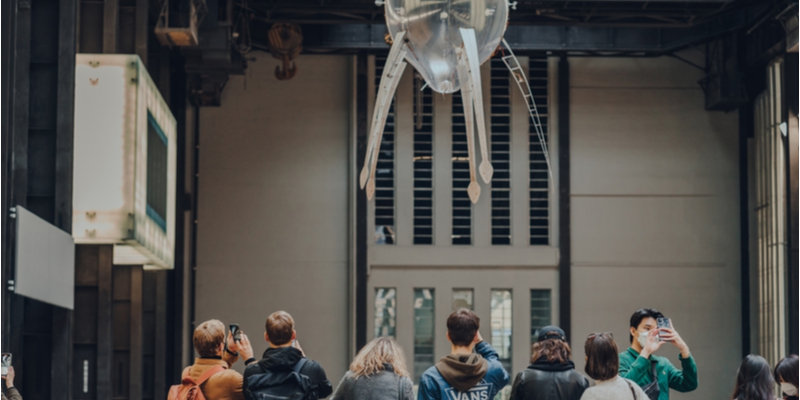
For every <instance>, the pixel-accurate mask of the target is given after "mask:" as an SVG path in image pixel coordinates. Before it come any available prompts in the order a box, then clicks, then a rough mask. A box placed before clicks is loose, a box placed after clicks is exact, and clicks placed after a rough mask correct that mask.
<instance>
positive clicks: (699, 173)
mask: <svg viewBox="0 0 800 400" xmlns="http://www.w3.org/2000/svg"><path fill="white" fill-rule="evenodd" d="M684 56H688V57H692V56H694V54H684ZM570 63H571V81H572V87H571V89H570V98H571V104H570V107H571V110H570V118H571V122H570V124H571V129H572V132H571V139H570V141H571V160H572V166H571V179H572V188H571V191H572V194H573V196H572V241H573V243H572V246H573V254H572V258H573V261H574V265H573V287H572V291H573V312H572V315H573V317H572V318H573V320H572V324H573V342H572V344H573V350H574V358H575V361H576V364H577V368H578V370H579V371H581V372H582V371H583V364H584V362H583V358H584V354H583V339H584V338H585V337H586V335H587V334H589V333H590V332H598V331H612V332H614V335H615V337H616V338H617V341H618V345H619V347H620V349H621V350H622V349H625V348H627V346H628V343H629V342H628V333H627V332H628V329H627V327H628V319H629V318H630V314H631V313H632V312H633V311H634V310H636V309H638V308H641V307H647V306H649V307H655V308H658V309H660V310H661V311H663V312H664V313H665V314H666V315H667V316H669V317H671V318H673V320H674V323H675V326H676V328H678V330H679V332H680V333H681V334H682V336H683V337H684V339H685V340H686V342H687V343H688V344H689V346H690V348H691V350H692V353H693V354H694V355H695V357H696V358H697V362H698V366H699V373H700V388H699V389H698V390H697V391H695V392H693V393H690V394H686V395H682V394H677V393H673V398H676V399H681V398H683V399H701V398H703V399H705V398H723V396H728V395H729V394H730V389H731V386H732V384H733V379H734V374H735V372H736V368H737V366H738V364H739V361H740V360H741V356H742V355H741V354H740V349H741V323H740V315H741V314H740V307H741V304H740V303H741V299H740V295H739V293H740V287H739V276H740V274H739V222H738V221H739V209H738V154H737V151H738V149H737V131H738V126H737V116H736V114H735V113H730V114H723V113H711V112H706V111H704V110H703V93H702V91H701V90H700V87H699V86H698V85H697V81H698V80H699V79H700V78H701V77H702V71H699V70H696V69H694V68H693V67H691V66H688V65H687V64H684V63H682V62H680V61H678V60H675V59H671V58H666V57H663V58H657V59H622V58H573V59H570ZM298 64H299V67H300V69H299V72H298V75H297V76H296V77H295V78H294V79H293V80H290V81H287V82H281V81H277V80H276V79H275V78H274V77H273V75H272V71H273V70H274V67H275V65H277V62H276V61H275V60H273V59H271V58H269V57H268V56H266V55H263V54H259V59H258V61H257V62H255V63H253V64H252V65H251V69H250V70H249V71H248V77H247V79H246V85H247V86H246V89H245V88H244V85H245V80H244V78H242V77H232V79H231V81H230V82H229V83H228V86H227V87H226V89H225V92H224V99H223V106H222V107H221V108H205V109H203V110H202V113H201V132H202V133H201V140H200V141H201V146H202V147H201V153H200V174H201V175H200V188H199V190H200V204H199V207H200V209H199V214H200V222H199V238H198V271H197V293H198V295H197V296H196V301H197V305H196V307H197V312H196V319H195V320H196V321H203V320H205V319H208V318H221V319H223V320H224V322H226V323H229V322H238V323H240V324H241V326H242V328H243V329H244V330H245V331H246V332H248V333H249V334H250V336H251V338H252V339H253V341H254V343H256V352H257V353H261V352H262V351H263V350H264V349H265V347H266V343H264V342H263V339H262V338H261V333H262V332H263V322H264V318H265V317H266V316H267V315H268V314H269V313H270V312H272V311H274V310H278V309H285V310H287V311H289V312H290V313H292V314H293V315H294V316H295V318H296V320H297V324H298V334H299V339H300V341H301V343H302V344H303V346H304V348H305V350H306V352H307V353H308V354H309V356H311V357H312V358H314V359H317V360H319V361H321V362H322V363H323V365H324V366H325V367H326V368H327V369H328V375H329V377H330V378H331V380H332V381H334V383H335V382H336V380H337V379H339V378H340V377H341V375H342V374H343V372H344V371H345V369H346V367H347V364H348V362H349V359H348V346H347V345H348V343H349V341H350V339H351V338H350V336H349V335H350V333H349V331H348V321H347V317H348V311H347V310H348V294H347V293H348V288H349V281H348V267H347V265H348V239H347V238H348V237H349V236H348V225H347V223H348V210H349V206H350V205H349V203H348V186H347V182H348V172H349V170H348V165H349V163H350V154H349V152H348V148H349V146H350V145H351V144H352V143H350V142H349V140H350V139H349V138H350V136H349V135H350V132H351V131H350V128H351V127H350V116H351V115H352V114H351V113H352V109H351V98H350V93H351V91H352V80H351V74H350V72H351V68H352V65H351V59H350V58H346V57H337V56H320V57H315V56H302V57H300V58H299V60H298ZM485 194H487V195H488V191H487V192H486V193H485ZM487 198H488V196H487ZM485 200H486V198H484V199H482V201H485ZM479 205H480V203H479ZM437 212H438V211H437ZM446 214H447V213H445V215H446ZM406 222H407V221H406ZM398 223H400V224H402V223H404V222H403V221H398ZM445 233H446V232H445ZM397 247H399V248H402V247H403V246H397ZM435 247H438V246H435ZM413 249H414V246H409V248H408V249H407V250H409V251H413ZM390 250H398V251H399V249H394V248H393V249H390ZM509 250H511V251H513V250H515V248H514V247H513V246H512V247H511V248H510V249H509ZM387 251H388V250H387ZM370 252H371V254H370V259H371V262H375V261H378V260H377V259H378V258H380V257H378V256H379V254H377V253H376V249H375V247H374V246H371V247H370ZM459 259H460V258H458V257H453V258H452V259H449V261H450V262H449V263H446V264H448V265H447V266H448V267H449V269H447V270H443V271H434V270H433V269H427V270H424V271H423V270H420V271H414V272H415V273H414V276H413V277H412V276H406V275H407V274H409V273H411V270H413V268H408V269H403V268H400V269H392V268H388V269H387V270H385V271H381V270H380V268H378V267H379V266H378V265H373V267H375V268H376V269H375V270H373V275H372V276H371V277H370V290H372V288H373V287H374V286H375V285H386V284H388V283H389V282H393V283H394V284H395V285H396V286H398V288H399V287H401V286H408V287H409V288H410V287H412V286H413V287H420V286H418V285H419V282H420V281H424V282H426V283H427V285H430V284H431V283H433V282H439V281H442V284H441V285H433V286H436V287H437V288H438V287H440V286H441V288H445V287H446V288H447V289H450V288H452V287H456V286H458V285H456V286H453V285H451V284H450V283H449V282H447V276H448V275H447V274H449V273H452V269H453V268H457V267H463V266H465V265H460V264H458V262H459V261H458V260H459ZM498 263H499V264H498V265H500V264H502V262H501V261H498ZM378 264H381V265H383V266H384V267H399V266H402V265H405V264H402V265H401V264H397V263H395V262H391V261H389V260H385V262H383V263H380V262H378ZM420 264H426V263H425V262H422V261H420ZM533 264H536V263H533ZM428 265H429V266H430V265H431V264H428ZM436 265H438V264H436ZM498 272H499V271H498ZM545 272H550V271H544V270H542V271H532V273H538V274H541V273H545ZM481 273H485V271H483V272H479V271H475V273H474V278H476V279H481V278H480V274H481ZM520 273H521V271H507V272H505V273H502V274H498V275H497V277H496V278H497V279H508V282H515V280H517V279H519V274H520ZM436 274H438V275H436ZM401 275H402V276H401ZM434 275H436V276H434ZM542 279H543V280H546V281H547V280H548V279H546V277H540V278H537V279H533V278H531V282H532V283H531V284H532V285H533V284H534V283H536V281H541V280H542ZM467 283H468V282H460V283H459V285H461V286H465V287H472V286H473V285H468V284H467ZM501 283H502V282H495V283H493V284H492V285H495V286H493V287H501V286H503V285H502V284H501ZM539 283H541V282H539ZM427 285H426V286H427ZM549 285H553V286H555V287H557V285H554V284H553V283H552V282H550V283H549V284H548V285H545V286H549ZM533 286H537V285H533ZM509 287H510V286H509ZM408 290H410V289H408ZM438 290H439V289H437V293H438V294H437V298H438V297H440V296H444V297H442V298H441V299H440V300H441V301H439V302H438V303H439V305H437V307H442V309H443V310H444V309H446V308H449V306H448V304H449V300H448V299H449V297H448V295H446V294H447V293H449V292H447V293H446V292H444V291H438ZM516 292H517V291H515V293H516ZM476 293H477V292H476ZM520 294H522V292H520ZM515 297H516V294H515ZM524 297H525V296H523V299H517V300H519V301H515V304H517V305H515V316H516V317H518V318H517V319H519V318H523V319H526V318H527V316H528V312H529V310H527V307H528V306H527V305H526V304H525V301H524ZM555 299H556V298H555V297H554V300H555ZM477 300H479V299H477V294H476V301H477ZM476 306H477V304H476ZM518 306H519V307H520V308H519V309H517V308H516V307H518ZM371 307H372V304H371V303H370V304H369V305H368V308H371ZM557 307H558V305H557V304H554V314H553V315H554V317H555V316H556V315H557V313H556V312H555V311H557ZM437 318H438V314H437ZM529 322H530V321H526V322H523V321H516V322H515V323H514V324H515V327H517V326H519V327H522V326H524V325H526V324H529ZM440 325H441V324H440ZM440 325H437V327H436V329H437V331H436V332H437V335H438V334H439V333H440V330H439V329H440V328H442V326H440ZM408 329H411V326H408ZM407 335H408V333H404V334H402V335H398V336H403V337H404V338H406V339H405V340H404V344H405V345H406V346H410V343H409V342H408V338H407V337H406V336H407ZM368 336H369V337H370V338H371V337H372V333H369V335H368ZM517 339H519V340H521V341H520V342H519V343H516V341H515V344H518V346H517V345H515V349H516V350H515V356H514V367H515V368H517V366H518V364H519V366H520V368H521V367H522V366H524V364H525V362H524V360H525V359H526V358H527V357H528V351H529V348H528V347H527V346H526V345H525V344H526V343H527V342H526V340H522V339H523V338H522V337H520V338H517ZM515 340H516V339H515ZM439 341H441V340H439ZM523 342H525V343H523ZM438 344H441V343H438V342H437V345H438ZM439 347H441V346H439ZM517 352H519V353H520V354H519V355H517ZM438 354H439V351H438V350H437V355H438ZM659 354H660V355H664V356H668V357H669V358H670V359H672V360H673V362H674V363H675V364H678V361H677V349H675V348H674V347H671V346H664V347H663V348H662V350H661V351H660V352H659ZM409 358H410V359H409V363H410V362H411V357H409ZM516 372H518V369H515V370H514V371H512V373H514V374H515V373H516Z"/></svg>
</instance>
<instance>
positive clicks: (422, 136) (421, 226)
mask: <svg viewBox="0 0 800 400" xmlns="http://www.w3.org/2000/svg"><path fill="white" fill-rule="evenodd" d="M423 85H424V81H423V80H422V79H421V78H419V76H417V75H416V73H415V78H414V244H433V96H432V94H431V89H430V88H429V87H426V88H425V90H423V91H420V88H422V86H423Z"/></svg>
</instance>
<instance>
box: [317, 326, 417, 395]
mask: <svg viewBox="0 0 800 400" xmlns="http://www.w3.org/2000/svg"><path fill="white" fill-rule="evenodd" d="M413 398H414V384H413V383H412V382H411V379H410V378H409V375H408V371H407V370H406V360H405V357H404V356H403V349H402V348H400V345H398V344H397V342H395V341H394V340H393V339H391V338H389V337H379V338H375V339H373V340H372V341H371V342H369V343H367V345H366V346H364V348H363V349H361V351H359V352H358V354H357V355H356V358H355V359H354V360H353V363H352V364H350V370H349V371H347V373H346V374H345V375H344V377H343V378H342V381H341V382H339V386H338V387H337V388H336V392H334V393H333V397H332V398H331V400H354V399H359V400H361V399H364V400H397V399H400V400H413Z"/></svg>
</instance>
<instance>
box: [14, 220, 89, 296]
mask: <svg viewBox="0 0 800 400" xmlns="http://www.w3.org/2000/svg"><path fill="white" fill-rule="evenodd" d="M15 267H16V273H15V274H14V277H15V278H14V286H15V289H14V292H15V293H16V294H18V295H20V296H25V297H28V298H31V299H34V300H39V301H43V302H45V303H48V304H53V305H56V306H59V307H64V308H68V309H70V310H71V309H72V308H73V303H74V298H75V242H74V241H73V240H72V235H70V234H69V233H66V232H64V231H62V230H61V229H58V228H57V227H55V226H54V225H52V224H50V223H49V222H47V221H45V220H43V219H41V218H39V217H38V216H36V215H35V214H33V213H32V212H30V211H28V210H26V209H25V208H23V207H21V206H17V247H16V265H15Z"/></svg>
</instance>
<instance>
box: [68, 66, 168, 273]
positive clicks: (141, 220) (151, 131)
mask: <svg viewBox="0 0 800 400" xmlns="http://www.w3.org/2000/svg"><path fill="white" fill-rule="evenodd" d="M76 63H77V65H76V68H75V159H74V177H73V179H74V181H73V217H72V221H73V222H72V236H73V237H74V239H75V243H77V244H113V245H114V264H116V265H126V264H127V265H145V266H146V267H154V268H173V247H174V242H175V189H176V186H175V166H176V123H175V117H174V116H173V115H172V112H171V111H170V109H169V107H168V106H167V103H166V102H165V101H164V99H163V98H162V97H161V93H159V91H158V88H157V87H156V85H155V83H153V80H152V79H151V78H150V75H149V74H148V73H147V69H146V68H145V66H144V64H142V62H141V60H140V59H139V57H138V56H137V55H127V54H78V55H77V56H76Z"/></svg>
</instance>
